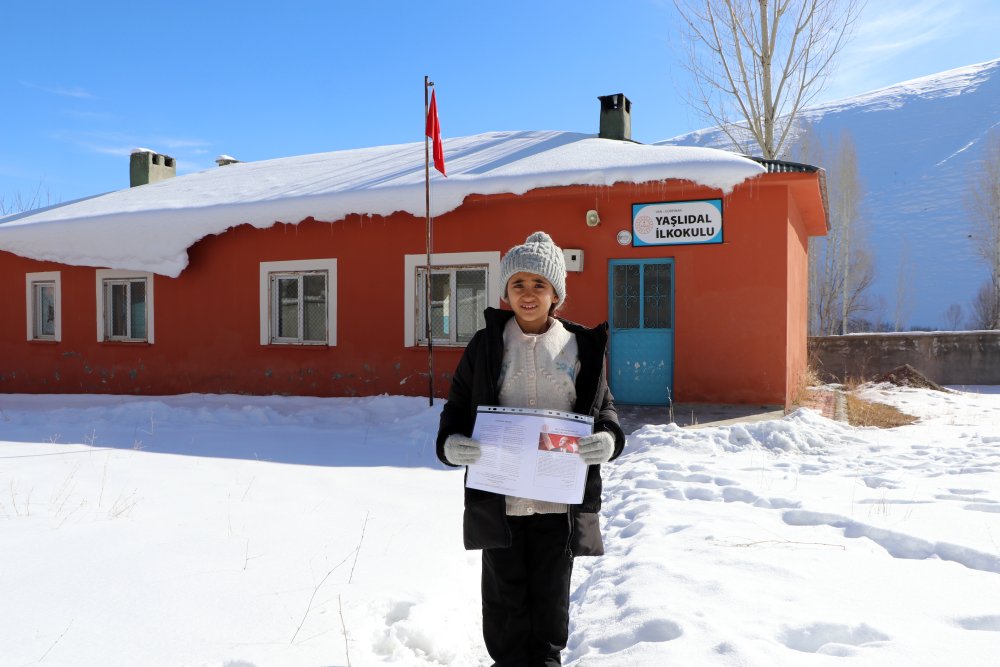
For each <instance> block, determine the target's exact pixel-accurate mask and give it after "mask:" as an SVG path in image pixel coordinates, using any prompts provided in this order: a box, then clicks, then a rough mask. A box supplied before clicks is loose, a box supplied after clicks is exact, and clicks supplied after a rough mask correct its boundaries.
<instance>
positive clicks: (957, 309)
mask: <svg viewBox="0 0 1000 667" xmlns="http://www.w3.org/2000/svg"><path fill="white" fill-rule="evenodd" d="M963 316H964V313H963V312H962V306H961V304H957V303H953V304H951V305H950V306H948V310H946V311H944V323H945V325H946V326H947V327H948V330H949V331H960V330H961V329H962V318H963Z"/></svg>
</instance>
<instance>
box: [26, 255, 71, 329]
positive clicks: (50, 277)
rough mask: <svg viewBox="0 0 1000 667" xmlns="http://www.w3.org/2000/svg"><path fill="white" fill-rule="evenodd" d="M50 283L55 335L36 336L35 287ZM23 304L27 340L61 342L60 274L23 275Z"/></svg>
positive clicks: (44, 272) (48, 272)
mask: <svg viewBox="0 0 1000 667" xmlns="http://www.w3.org/2000/svg"><path fill="white" fill-rule="evenodd" d="M44 283H51V284H52V285H53V290H52V291H53V296H52V299H53V305H54V306H55V334H54V335H52V336H45V335H40V334H36V333H35V332H36V328H35V325H36V324H38V323H37V322H36V321H35V318H36V317H38V315H39V313H37V312H36V308H35V305H36V304H35V286H36V285H40V284H44ZM24 289H25V304H26V306H27V307H26V309H25V310H26V311H27V325H28V328H27V335H28V340H44V341H53V342H59V341H61V340H62V272H60V271H40V272H37V273H26V274H25V275H24Z"/></svg>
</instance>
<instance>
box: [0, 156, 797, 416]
mask: <svg viewBox="0 0 1000 667" xmlns="http://www.w3.org/2000/svg"><path fill="white" fill-rule="evenodd" d="M769 178H770V176H764V177H762V178H758V179H755V180H753V181H750V182H748V183H747V184H745V185H743V186H740V187H738V188H737V189H736V190H735V191H734V192H733V193H732V194H731V195H730V196H728V197H726V198H725V200H724V216H725V223H724V224H725V232H724V233H725V243H723V244H721V245H698V246H664V247H658V248H648V247H647V248H632V247H630V246H624V247H623V246H620V245H619V244H618V243H617V242H616V240H615V235H616V234H617V233H618V231H619V230H622V229H629V228H630V227H631V205H632V204H633V203H640V202H653V201H667V200H682V199H703V198H717V197H719V196H720V195H719V192H718V191H715V190H711V189H707V188H703V187H699V186H695V185H693V184H691V183H688V182H677V181H670V182H667V183H661V184H648V185H642V186H636V185H631V184H621V185H618V186H614V187H599V188H598V187H582V186H574V187H566V188H547V189H541V190H535V191H532V192H530V193H528V194H526V195H522V196H514V195H499V196H472V197H469V198H468V199H467V200H466V202H465V203H464V204H463V206H462V207H460V208H459V209H458V210H456V211H453V212H451V213H449V214H446V215H443V216H441V217H439V218H437V219H436V220H435V236H434V239H435V245H434V250H435V252H441V253H447V252H476V251H500V252H503V251H505V250H506V249H507V248H509V247H510V246H512V245H515V244H518V243H521V242H523V240H524V238H525V237H526V236H527V235H528V234H529V233H531V232H533V231H536V230H538V229H544V230H546V231H548V232H549V233H550V234H552V236H553V238H554V239H555V240H556V242H557V243H559V244H560V245H561V246H563V247H564V248H580V249H583V251H584V257H585V259H584V271H583V272H582V273H570V274H569V276H568V278H567V294H568V300H567V304H566V307H565V309H564V311H563V315H564V316H566V317H568V318H569V319H572V320H576V321H579V322H582V323H587V324H595V323H597V322H601V321H604V320H606V319H607V313H608V304H607V267H608V262H609V261H610V260H611V259H627V258H639V257H672V258H674V260H675V284H676V288H675V297H676V306H675V376H674V390H675V397H676V400H678V401H682V402H741V403H745V402H753V403H767V404H786V403H787V402H788V395H789V381H790V378H792V377H793V376H794V375H795V372H793V371H792V370H790V369H789V365H790V364H797V363H798V356H797V355H798V352H795V354H792V353H790V352H789V351H788V350H789V346H788V344H787V342H788V340H789V339H790V338H791V337H793V336H794V337H798V336H799V330H800V329H799V326H798V325H797V324H796V325H794V326H793V325H792V324H791V323H790V320H791V319H792V318H793V317H795V318H797V317H798V314H797V313H798V307H796V308H795V309H793V308H792V306H791V305H790V300H789V292H788V285H789V283H790V281H792V280H798V279H799V276H800V275H801V273H802V272H801V270H800V269H801V268H802V265H803V263H804V258H798V259H795V258H796V257H797V254H796V253H798V255H801V254H802V252H803V250H802V244H801V243H800V242H796V243H794V244H793V243H792V238H793V236H795V237H796V238H798V236H799V233H798V232H795V233H794V234H793V232H792V231H790V229H791V228H790V227H789V224H788V221H789V194H788V193H789V189H788V187H787V186H786V185H785V184H784V183H783V182H781V181H778V180H775V182H774V184H769V182H770V181H769V180H768V179H769ZM592 208H593V209H597V210H598V211H599V213H600V216H601V221H602V222H601V225H600V226H599V227H597V228H589V227H587V226H586V225H585V224H584V215H585V213H586V211H587V210H588V209H592ZM793 246H794V247H793ZM423 249H424V223H423V220H422V219H419V218H414V217H412V216H410V215H408V214H394V215H392V216H389V217H387V218H382V217H371V218H369V217H362V216H351V217H349V218H348V219H347V220H344V221H338V222H336V223H332V224H331V223H325V222H316V221H312V220H307V221H305V222H303V223H301V224H299V225H284V224H280V225H275V226H274V227H271V228H269V229H264V230H260V229H254V228H251V227H248V226H241V227H238V228H236V229H232V230H230V231H228V232H226V233H224V234H221V235H218V236H211V237H207V238H205V239H202V240H201V241H200V242H198V243H197V244H195V245H194V246H192V247H191V249H190V251H189V253H190V264H189V266H188V268H187V269H186V270H185V271H184V272H183V273H182V274H181V275H180V276H179V277H178V278H176V279H172V278H166V277H163V276H156V277H155V295H154V308H155V343H154V344H152V345H147V344H132V343H98V342H97V340H96V323H95V317H96V303H95V301H96V297H95V277H94V269H93V268H86V267H71V266H64V265H59V264H54V263H50V262H36V261H32V260H27V259H24V258H21V257H17V256H14V255H11V254H9V253H3V252H0V286H2V287H0V312H2V313H4V317H3V321H2V323H0V391H2V392H40V393H41V392H110V393H141V394H173V393H186V392H208V393H215V392H219V393H250V394H270V393H278V394H302V395H320V396H327V395H335V396H336V395H340V396H351V395H372V394H379V393H393V394H410V395H420V394H424V393H425V392H426V390H427V377H426V368H427V353H426V349H425V348H405V347H404V344H403V324H402V318H403V315H404V312H403V311H404V307H405V306H404V294H403V278H404V276H403V273H404V269H403V256H404V255H405V254H413V253H419V252H422V251H423ZM315 258H337V260H338V267H337V273H338V277H337V323H338V326H337V345H336V346H335V347H330V348H316V347H301V348H296V347H287V346H261V345H260V341H259V304H258V294H259V288H258V285H259V263H260V262H262V261H282V260H295V259H315ZM793 259H795V261H794V262H793ZM793 263H794V264H795V266H796V268H795V270H794V271H792V270H791V269H790V268H789V267H791V266H792V265H793ZM53 270H59V271H61V272H62V292H63V297H62V304H63V311H62V321H63V339H62V341H61V342H59V343H40V342H27V341H25V317H26V315H25V303H24V301H25V296H24V274H25V273H27V272H35V271H53ZM803 284H804V281H803ZM796 299H798V296H796ZM793 311H794V312H793ZM801 339H802V340H801V347H802V349H803V359H804V349H805V329H804V325H803V327H802V328H801ZM796 345H797V344H796ZM796 349H797V348H796ZM460 354H461V350H460V349H447V348H440V347H438V348H436V352H435V371H436V372H435V375H436V380H435V382H436V393H437V394H438V395H445V394H446V393H447V388H448V379H449V377H450V374H451V372H452V371H453V369H454V367H455V365H456V364H457V362H458V358H459V356H460Z"/></svg>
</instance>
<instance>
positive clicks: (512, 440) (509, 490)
mask: <svg viewBox="0 0 1000 667" xmlns="http://www.w3.org/2000/svg"><path fill="white" fill-rule="evenodd" d="M593 428H594V418H593V417H590V416H588V415H578V414H574V413H572V412H560V411H558V410H535V409H529V408H501V407H494V406H481V407H480V408H479V410H478V412H477V414H476V427H475V429H474V430H473V432H472V437H473V438H475V439H476V440H478V441H479V443H480V444H481V445H482V447H483V454H482V456H481V457H480V459H479V461H478V462H477V463H475V464H473V465H470V466H469V474H468V477H467V478H466V482H465V485H466V486H467V487H469V488H470V489H479V490H481V491H492V492H493V493H500V494H503V495H506V496H518V497H520V498H530V499H532V500H547V501H549V502H554V503H567V504H570V505H575V504H579V503H581V502H583V486H584V483H585V482H586V479H587V464H586V463H585V462H584V460H583V458H582V457H581V456H580V454H579V448H578V443H579V441H580V438H582V437H583V436H586V435H590V434H591V433H593Z"/></svg>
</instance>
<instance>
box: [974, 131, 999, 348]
mask: <svg viewBox="0 0 1000 667" xmlns="http://www.w3.org/2000/svg"><path fill="white" fill-rule="evenodd" d="M966 208H967V209H968V210H969V213H970V214H971V217H972V232H973V233H972V239H973V240H974V242H975V249H976V254H977V255H979V257H980V259H982V260H983V261H984V262H985V263H986V265H987V266H988V267H989V268H990V284H989V285H988V286H987V287H989V290H988V294H987V293H986V291H985V290H987V287H984V288H983V289H982V290H980V292H979V294H978V295H977V296H976V301H975V304H976V305H975V306H974V310H975V311H976V313H977V314H976V315H975V316H974V318H975V317H978V315H979V314H980V313H981V312H992V313H994V317H993V319H992V321H985V320H984V321H980V322H979V326H978V327H977V328H982V329H1000V129H994V130H992V131H991V132H990V133H989V134H988V135H987V137H986V144H985V147H984V150H983V160H982V163H981V166H980V167H979V170H978V171H977V172H975V173H974V174H973V175H972V178H971V179H970V181H969V189H968V191H967V193H966ZM983 298H992V299H993V304H992V305H990V306H989V307H988V308H986V307H985V304H984V308H985V309H984V310H983V311H980V309H979V308H980V307H979V300H980V299H983ZM983 325H986V326H983Z"/></svg>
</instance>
